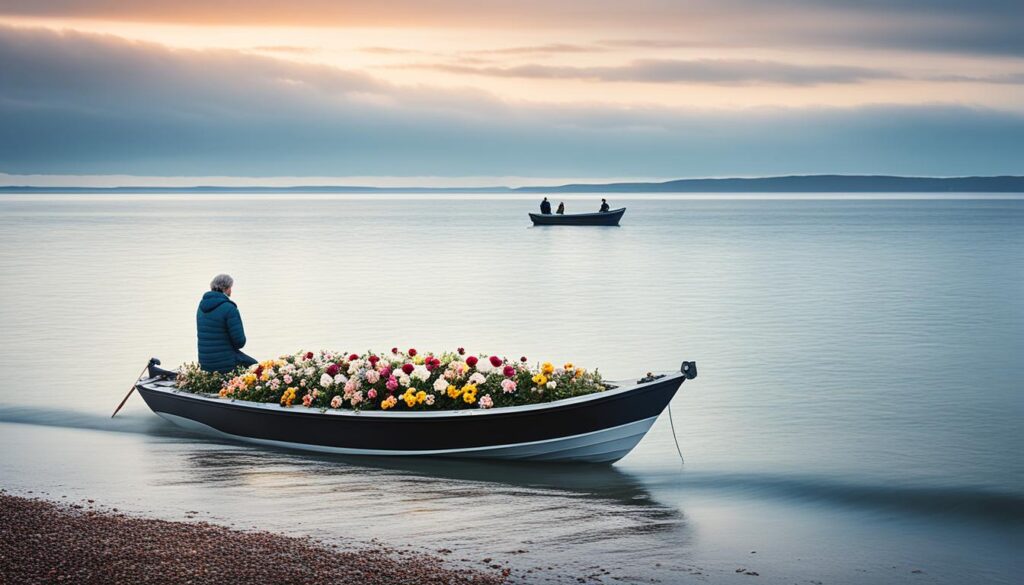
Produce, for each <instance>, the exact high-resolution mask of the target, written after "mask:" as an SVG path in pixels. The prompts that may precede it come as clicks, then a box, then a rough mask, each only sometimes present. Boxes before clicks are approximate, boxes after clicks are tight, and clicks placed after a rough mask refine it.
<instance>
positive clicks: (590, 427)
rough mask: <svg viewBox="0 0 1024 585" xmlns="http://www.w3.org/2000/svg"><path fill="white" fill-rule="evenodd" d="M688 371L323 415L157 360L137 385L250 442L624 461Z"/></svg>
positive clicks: (193, 423)
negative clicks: (238, 393)
mask: <svg viewBox="0 0 1024 585" xmlns="http://www.w3.org/2000/svg"><path fill="white" fill-rule="evenodd" d="M696 375H697V370H696V365H695V364H693V363H691V362H683V366H682V368H681V370H680V372H678V373H674V374H670V375H665V376H661V377H656V378H645V379H643V380H638V381H636V382H635V383H628V384H623V385H619V386H616V387H613V388H611V389H609V390H605V391H604V392H598V393H595V394H588V395H585V396H576V397H573V398H567V399H564V400H556V401H553V402H546V403H540V404H530V405H526V406H513V407H505V408H492V409H489V410H484V409H476V410H453V411H433V412H395V411H362V412H359V411H349V410H329V411H326V412H320V411H318V410H314V409H305V408H284V407H281V406H280V405H277V404H265V403H255V402H246V401H241V400H236V401H229V400H224V399H221V398H218V397H216V396H206V395H197V394H191V393H187V392H183V391H180V390H178V388H177V387H176V386H175V385H174V376H175V374H174V372H170V371H167V370H162V369H160V368H158V367H156V366H155V365H151V366H150V371H149V377H148V378H146V379H145V380H142V381H140V382H139V383H138V384H137V385H136V387H137V388H138V390H139V393H140V394H141V395H142V397H143V399H145V401H146V404H147V405H149V407H150V409H152V410H153V412H155V413H156V414H158V415H160V416H161V417H163V418H165V419H167V420H170V421H171V422H173V423H175V424H177V425H179V426H181V427H184V428H188V429H193V430H197V431H204V432H208V433H213V434H216V435H220V436H227V437H230V438H234V439H239V440H242V441H247V442H251V443H258V444H263V445H272V446H279V447H289V448H294V449H303V450H308V451H319V452H326V453H339V454H347V455H374V456H384V455H386V456H395V455H399V456H435V457H464V458H482V459H505V460H509V459H511V460H522V461H549V462H551V461H559V462H564V461H578V462H588V463H613V462H615V461H618V460H619V459H621V458H622V457H623V456H625V455H626V454H627V453H629V451H630V450H632V449H633V447H635V446H636V444H637V443H639V442H640V439H642V438H643V436H644V435H645V434H646V433H647V431H648V429H650V428H651V425H653V424H654V421H655V420H656V419H657V418H658V415H660V414H661V412H662V411H663V410H664V409H665V408H666V406H668V403H669V401H670V400H671V399H672V397H673V396H675V393H676V391H677V390H678V389H679V387H680V385H681V384H682V383H683V382H684V381H686V380H687V379H692V378H694V377H696Z"/></svg>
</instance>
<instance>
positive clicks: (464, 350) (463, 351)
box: [459, 347, 466, 355]
mask: <svg viewBox="0 0 1024 585" xmlns="http://www.w3.org/2000/svg"><path fill="white" fill-rule="evenodd" d="M459 355H466V348H464V347H460V348H459Z"/></svg>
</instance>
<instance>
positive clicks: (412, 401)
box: [402, 394, 416, 408]
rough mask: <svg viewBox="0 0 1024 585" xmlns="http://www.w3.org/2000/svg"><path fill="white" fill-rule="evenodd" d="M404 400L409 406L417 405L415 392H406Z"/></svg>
mask: <svg viewBox="0 0 1024 585" xmlns="http://www.w3.org/2000/svg"><path fill="white" fill-rule="evenodd" d="M402 400H405V405H406V406H408V407H409V408H412V407H414V406H416V395H415V394H405V395H403V396H402Z"/></svg>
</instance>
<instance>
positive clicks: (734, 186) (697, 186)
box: [0, 175, 1024, 194]
mask: <svg viewBox="0 0 1024 585" xmlns="http://www.w3.org/2000/svg"><path fill="white" fill-rule="evenodd" d="M0 193H15V194H31V193H64V194H76V193H168V194H170V193H1024V176H998V177H897V176H887V175H790V176H782V177H761V178H749V179H740V178H733V179H677V180H673V181H665V182H660V183H599V184H588V183H574V184H567V185H551V186H528V187H501V186H491V187H367V186H345V185H337V186H333V185H323V186H317V185H306V186H303V185H297V186H292V187H227V186H215V185H197V186H194V187H132V186H123V187H30V186H16V185H15V186H0Z"/></svg>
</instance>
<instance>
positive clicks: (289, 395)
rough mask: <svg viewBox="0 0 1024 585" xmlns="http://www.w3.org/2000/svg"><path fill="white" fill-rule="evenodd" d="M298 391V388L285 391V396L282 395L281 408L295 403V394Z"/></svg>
mask: <svg viewBox="0 0 1024 585" xmlns="http://www.w3.org/2000/svg"><path fill="white" fill-rule="evenodd" d="M297 390H298V388H288V389H287V390H285V391H284V394H281V406H285V407H288V406H291V405H292V402H294V401H295V392H296V391H297Z"/></svg>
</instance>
